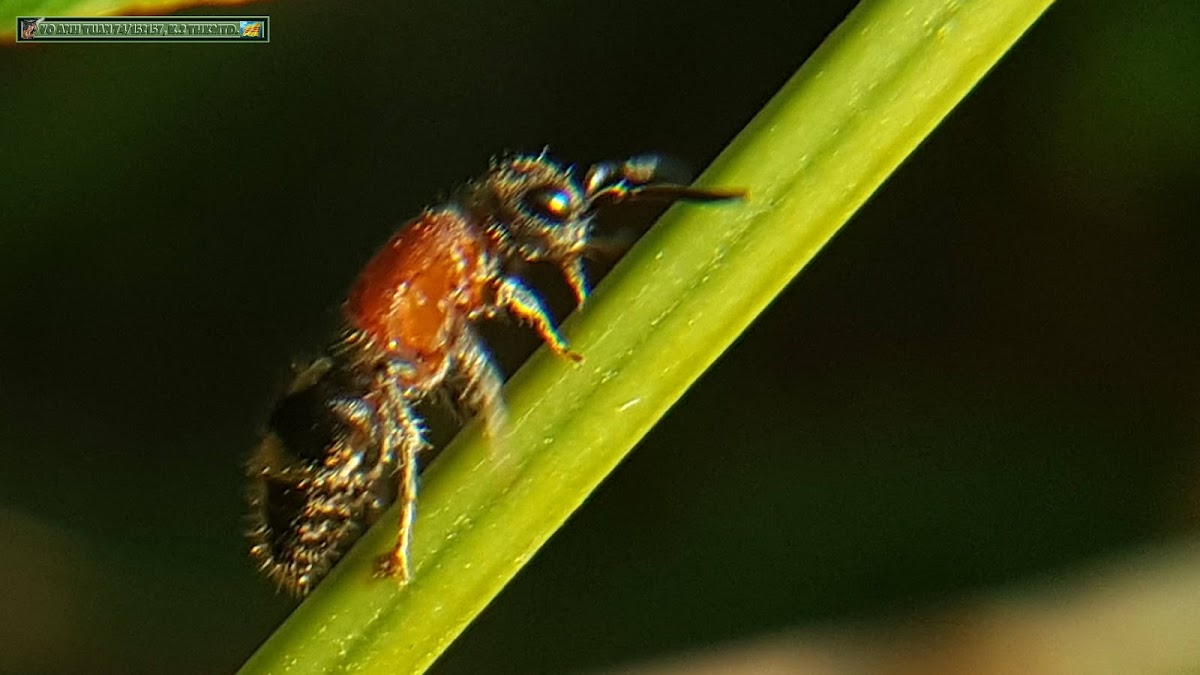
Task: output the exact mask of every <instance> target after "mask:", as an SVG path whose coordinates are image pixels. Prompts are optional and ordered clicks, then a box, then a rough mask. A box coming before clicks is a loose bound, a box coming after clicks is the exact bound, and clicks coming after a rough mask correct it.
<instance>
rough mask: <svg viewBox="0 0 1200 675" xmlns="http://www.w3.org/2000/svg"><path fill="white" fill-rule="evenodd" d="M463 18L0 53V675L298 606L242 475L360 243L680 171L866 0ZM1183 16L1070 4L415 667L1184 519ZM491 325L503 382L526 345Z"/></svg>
mask: <svg viewBox="0 0 1200 675" xmlns="http://www.w3.org/2000/svg"><path fill="white" fill-rule="evenodd" d="M475 4H476V5H477V6H476V7H474V8H469V7H462V6H458V5H457V4H456V3H442V2H434V1H433V0H416V1H415V2H403V3H391V2H378V1H376V2H369V3H355V4H347V3H328V2H321V3H318V2H300V1H295V2H293V1H286V2H279V3H275V4H258V5H249V6H246V7H244V8H241V9H237V10H227V9H216V10H208V11H207V13H218V14H223V13H232V12H241V11H245V12H246V13H252V14H253V13H259V14H270V16H271V21H272V36H271V42H270V44H268V45H257V46H255V45H205V44H200V45H187V44H178V45H141V44H133V45H121V44H108V45H68V44H57V45H22V46H19V47H17V46H13V45H9V46H7V47H5V48H3V49H0V91H2V92H3V93H0V100H2V104H0V130H2V133H3V134H4V136H3V145H4V150H5V158H6V159H5V161H4V162H3V166H2V167H0V194H2V197H3V199H2V200H0V203H2V204H3V205H4V207H3V216H2V217H0V320H2V321H3V324H2V326H0V453H2V454H0V457H2V459H3V464H2V468H0V541H3V542H4V544H3V546H2V547H0V579H2V581H0V607H3V610H2V611H0V672H79V671H89V672H104V671H109V672H117V671H120V672H174V673H220V672H228V671H230V670H232V669H234V668H236V667H237V666H238V665H239V664H240V663H241V662H242V661H243V660H244V659H245V658H246V657H247V656H248V655H249V654H250V653H251V652H252V651H253V650H254V649H255V647H256V646H257V645H258V644H259V643H260V642H261V641H262V640H264V639H265V638H266V637H267V636H268V635H269V634H270V633H271V631H272V630H273V628H274V627H275V626H276V625H277V624H278V623H279V622H280V621H281V620H282V619H283V618H284V617H285V616H286V615H287V613H288V612H289V611H290V609H291V607H292V603H291V601H290V600H288V599H287V598H285V597H282V596H278V595H276V594H275V593H274V589H273V588H272V586H271V585H270V584H269V583H267V582H266V581H264V580H263V579H260V578H259V577H258V576H256V574H255V571H254V570H253V569H252V567H251V565H250V564H249V562H248V561H247V559H246V556H245V548H246V545H245V542H244V541H243V538H242V529H243V520H242V518H243V510H244V507H243V480H242V463H243V461H244V460H245V458H246V457H247V456H248V453H249V452H250V450H251V448H252V446H253V445H254V443H255V440H256V434H257V433H258V430H259V425H260V424H261V422H262V420H263V417H264V414H265V412H266V411H267V410H268V408H269V406H270V405H271V402H272V398H273V396H274V395H275V393H276V392H277V391H278V390H279V388H280V387H281V386H282V384H283V383H284V382H285V380H286V378H287V373H288V367H289V363H290V362H291V361H292V360H293V359H295V358H298V357H303V356H304V355H306V354H311V353H313V351H314V350H316V349H317V348H319V347H320V346H321V344H322V342H323V341H324V339H325V337H326V335H327V331H328V330H329V329H330V327H331V326H332V325H333V323H334V321H335V320H336V316H337V306H338V302H339V299H340V297H341V295H342V294H343V293H344V292H345V290H346V288H347V286H348V284H349V282H350V280H351V278H352V277H353V275H354V273H355V271H356V269H357V268H358V266H359V265H361V264H362V263H363V262H364V260H365V259H366V257H367V256H369V254H370V253H371V251H372V249H373V247H375V246H376V245H377V244H379V243H381V242H382V240H383V239H385V238H386V237H387V235H388V234H389V233H390V231H391V230H392V229H393V228H394V227H395V226H396V225H397V224H399V223H400V222H402V221H403V220H404V219H406V218H407V217H408V216H410V215H412V214H414V213H415V212H416V211H418V210H419V209H420V208H421V207H422V206H424V205H426V204H428V203H431V202H433V201H435V200H437V199H439V198H440V197H444V196H445V195H446V194H447V192H448V191H449V190H450V189H451V188H453V187H454V186H455V185H456V184H457V183H459V182H461V181H463V180H464V179H467V178H469V177H471V176H473V175H475V174H477V173H479V172H480V171H481V169H482V168H483V167H484V166H485V164H486V162H487V160H488V157H489V156H490V155H492V154H494V153H497V152H500V151H503V150H506V149H512V150H530V149H534V150H536V149H540V148H541V147H543V146H544V145H549V146H551V147H552V149H553V150H554V152H555V153H556V154H557V155H558V156H560V157H562V158H564V159H566V160H569V161H572V162H578V163H581V164H585V163H588V162H592V161H596V160H601V159H609V158H620V157H624V156H627V155H630V154H635V153H642V152H647V151H659V152H664V153H668V154H670V155H673V156H676V157H679V158H682V159H683V160H685V161H688V162H690V163H692V164H694V165H695V166H697V167H702V166H704V164H705V163H706V162H708V161H709V160H711V159H712V158H713V157H714V156H715V155H716V154H717V153H718V152H719V151H720V150H721V148H722V147H723V146H724V145H725V144H726V143H727V142H728V141H729V140H730V139H731V138H732V137H733V136H734V135H735V134H737V132H738V131H739V130H740V129H741V128H742V127H743V125H745V123H746V122H747V121H748V120H749V119H750V118H751V117H752V116H753V115H754V113H755V112H756V111H757V110H758V109H759V108H760V107H761V106H762V105H763V104H764V103H765V102H766V101H767V99H768V98H769V97H770V96H771V95H772V93H773V92H775V91H776V89H777V88H778V87H779V86H780V85H781V84H782V83H783V82H784V81H785V80H786V79H787V78H788V77H789V76H790V75H791V74H792V73H793V72H794V71H795V70H796V68H797V67H799V65H800V64H801V63H802V62H803V61H804V59H805V58H806V57H807V56H808V55H809V54H810V53H811V52H812V51H813V50H814V49H815V48H816V47H817V45H818V44H819V43H820V42H821V40H822V38H823V37H824V36H825V35H826V34H827V33H828V32H829V31H830V30H832V29H833V28H834V27H835V26H836V25H837V23H838V22H839V21H840V20H841V19H842V18H843V17H844V16H845V14H846V13H847V12H848V11H849V10H850V8H851V7H852V6H853V5H854V3H853V2H846V1H839V2H809V3H797V2H783V1H781V2H765V1H751V2H748V3H737V4H731V3H690V4H679V3H676V4H662V5H650V4H646V3H633V2H616V3H613V2H607V3H599V2H593V3H551V2H541V3H538V2H519V1H514V2H506V3H503V4H495V5H488V6H484V5H480V4H478V3H475ZM191 13H204V12H203V11H200V10H197V11H193V12H191ZM1198 25H1200V4H1197V3H1189V2H1183V1H1177V2H1165V3H1136V4H1134V5H1129V4H1128V3H1123V2H1117V1H1115V0H1111V1H1103V2H1090V3H1079V2H1074V3H1071V2H1064V3H1062V4H1060V5H1059V6H1056V7H1053V8H1052V9H1051V10H1050V12H1049V13H1048V14H1047V15H1046V16H1045V17H1044V18H1043V20H1042V21H1041V22H1040V23H1039V24H1038V25H1037V26H1035V27H1034V29H1033V30H1032V31H1031V32H1030V33H1029V34H1028V35H1027V36H1026V37H1025V38H1024V39H1023V40H1021V42H1019V43H1018V44H1017V46H1016V47H1015V49H1014V50H1013V51H1012V53H1011V54H1010V55H1008V56H1007V57H1006V58H1005V59H1004V60H1003V61H1002V62H1001V63H1000V65H999V66H998V67H997V68H996V69H995V70H994V71H993V72H992V73H991V74H990V75H989V76H988V77H987V78H986V79H985V80H984V82H983V83H982V85H981V86H980V87H979V88H978V89H977V90H976V91H974V92H973V93H972V94H971V95H970V96H969V97H968V98H967V100H966V101H964V102H963V104H962V105H961V106H960V107H959V108H958V109H957V110H956V111H954V112H953V113H952V114H951V115H950V117H949V118H948V119H947V120H946V121H945V123H944V124H943V125H942V127H941V128H940V129H938V130H937V131H936V132H935V133H934V134H933V136H932V137H931V138H930V139H929V141H928V142H927V143H926V144H925V145H924V146H923V147H921V148H920V149H918V150H917V152H916V153H915V154H914V155H913V156H912V158H911V159H910V160H909V161H908V162H907V163H906V164H905V165H904V166H903V167H901V169H900V170H899V171H898V172H897V173H896V174H895V175H894V176H893V178H892V179H891V180H890V181H889V182H888V183H887V184H885V185H884V186H883V188H882V189H881V191H880V192H879V193H878V194H877V195H876V196H875V197H874V198H873V199H872V200H871V202H870V203H868V204H867V205H866V207H865V208H864V209H863V210H862V211H861V212H860V213H859V214H858V215H856V216H855V217H854V218H853V220H852V221H851V222H850V223H849V224H848V225H847V227H846V228H845V230H844V231H843V232H842V233H841V234H840V235H839V236H838V237H837V238H836V239H835V240H834V241H833V242H832V243H831V244H830V245H829V246H828V247H827V248H826V250H825V251H823V252H822V253H821V255H820V256H819V257H818V258H817V259H816V260H815V261H814V262H813V264H811V265H810V266H809V267H808V268H807V269H806V270H805V271H804V273H803V274H802V275H801V276H800V277H799V278H798V279H797V280H796V282H795V283H794V284H792V286H791V287H790V288H789V289H788V290H787V291H786V292H785V293H784V294H783V295H782V296H781V297H780V298H779V299H778V300H777V301H776V302H775V304H774V305H773V306H772V307H771V308H770V309H769V310H768V311H767V312H766V313H765V314H764V315H763V316H762V317H761V319H760V320H759V321H758V322H757V323H756V324H755V325H754V326H753V327H752V328H751V329H750V330H749V332H747V333H746V335H745V336H744V337H743V338H742V339H741V340H740V341H739V342H738V344H737V345H735V346H734V347H733V349H731V350H730V351H729V353H727V354H726V355H725V356H724V357H723V358H722V359H721V360H720V361H719V362H718V364H717V365H716V366H715V367H714V368H713V369H712V371H711V372H709V373H708V374H707V375H706V376H705V377H704V378H703V379H702V380H701V381H700V383H699V384H698V385H697V386H696V387H695V388H694V389H693V390H692V391H691V392H690V393H689V394H688V395H687V396H686V397H685V398H684V399H683V400H682V401H681V402H680V404H679V405H678V406H677V407H676V408H675V410H674V411H672V412H671V413H670V414H669V415H668V416H667V418H666V419H664V420H663V422H662V423H661V424H660V425H659V426H658V427H657V428H656V429H655V430H654V431H653V432H652V433H651V434H650V435H649V436H648V437H647V438H646V439H645V441H644V442H643V443H642V444H641V446H640V447H639V448H637V449H636V450H635V451H634V452H633V454H632V455H631V456H630V457H629V459H628V460H627V461H626V462H625V463H624V464H623V465H622V466H621V467H620V468H619V469H618V470H617V471H616V473H615V474H614V475H613V476H612V477H611V479H610V480H609V481H607V482H606V483H605V484H604V485H602V486H601V487H600V489H599V490H597V491H596V493H595V494H594V495H593V496H592V498H591V500H590V501H589V503H588V504H587V505H586V506H585V508H584V509H583V510H581V511H580V512H579V513H578V514H577V515H576V516H575V517H574V518H573V519H572V521H571V522H570V523H569V524H568V525H567V527H565V528H564V529H563V530H562V531H561V532H560V533H559V534H558V535H556V536H555V537H554V538H553V539H552V540H551V541H550V543H549V544H548V545H547V546H546V548H545V549H544V550H543V551H542V552H541V553H540V554H538V556H537V557H536V558H535V559H534V560H533V562H532V564H531V565H530V566H529V567H528V568H527V569H525V570H524V571H523V572H522V573H521V574H520V576H519V577H518V578H517V579H516V580H515V582H514V583H513V584H512V585H511V586H510V587H509V588H508V589H507V590H505V591H504V593H503V594H502V595H501V596H500V597H499V598H498V599H497V600H496V601H495V603H494V604H493V605H492V606H491V607H490V608H489V609H488V610H487V611H486V612H485V613H484V615H483V616H482V617H481V618H480V620H479V621H478V622H477V623H476V624H475V625H473V626H472V627H471V628H470V629H469V630H468V631H467V633H466V634H465V635H464V636H463V637H462V639H460V640H459V641H458V642H457V643H456V644H455V645H454V646H453V647H452V648H451V649H450V651H449V652H448V653H447V655H446V656H445V657H444V658H443V660H442V661H441V662H440V663H439V664H438V665H437V666H436V667H435V668H434V670H433V672H436V673H440V674H443V675H449V674H451V673H474V672H512V673H543V672H560V671H564V670H575V671H577V670H588V669H594V668H600V667H606V666H611V665H614V664H620V663H627V662H636V661H638V660H641V659H644V658H648V657H652V656H656V655H662V654H670V653H674V652H678V651H681V650H687V649H692V648H696V647H700V646H704V645H710V644H715V643H720V642H724V641H727V640H734V639H740V638H746V637H750V636H755V635H760V634H763V633H767V632H771V631H777V630H782V629H787V628H791V627H797V626H799V627H803V626H808V625H818V624H824V623H830V622H832V623H837V622H848V621H860V620H871V619H873V618H876V617H884V616H894V615H903V614H904V613H906V612H916V611H921V610H922V609H923V608H928V607H933V606H939V605H944V604H947V603H954V602H955V601H956V599H957V598H962V597H967V596H970V595H971V594H973V593H979V592H986V591H990V590H991V589H1003V588H1009V587H1020V585H1022V584H1024V583H1033V582H1038V583H1042V582H1045V581H1046V580H1047V579H1049V580H1053V579H1056V578H1060V577H1061V578H1069V577H1070V575H1071V573H1072V571H1073V570H1076V569H1080V568H1081V566H1086V565H1088V564H1090V563H1091V562H1093V561H1096V560H1103V559H1108V558H1111V557H1113V556H1122V555H1126V554H1129V553H1131V552H1137V551H1142V550H1147V549H1153V548H1155V547H1160V546H1169V545H1171V542H1179V541H1183V540H1187V539H1188V538H1189V537H1192V536H1194V534H1195V532H1196V530H1197V525H1198V524H1200V522H1198V519H1197V517H1198V516H1200V461H1198V456H1197V448H1198V444H1200V351H1198V350H1197V343H1198V338H1200V333H1198V329H1200V296H1198V295H1197V293H1196V291H1197V288H1198V287H1200V286H1198V283H1200V266H1198V265H1197V260H1198V259H1200V230H1198V229H1197V228H1196V227H1195V223H1196V217H1195V215H1194V214H1195V213H1196V212H1197V210H1198V209H1200V189H1198V187H1200V161H1198V160H1197V157H1200V124H1197V121H1198V120H1200V87H1198V86H1197V82H1198V81H1200V78H1198V75H1200V41H1198V40H1196V32H1195V30H1196V28H1195V27H1196V26H1198ZM547 293H548V294H549V295H550V296H551V297H552V298H554V300H555V308H556V310H557V312H558V315H559V316H561V315H562V313H563V312H565V311H566V310H567V309H568V307H569V305H568V304H567V303H565V302H562V301H563V300H565V297H566V294H565V291H564V289H563V288H562V287H561V284H560V285H555V284H554V282H553V280H552V281H551V282H550V283H549V284H548V286H547ZM489 335H493V336H495V344H496V350H497V352H498V353H499V354H500V356H501V359H502V361H503V362H504V363H505V366H506V368H508V369H509V371H510V372H511V369H512V368H513V367H515V366H516V365H518V364H519V363H520V361H521V359H522V358H524V356H525V355H526V354H528V352H529V351H530V350H531V349H532V348H533V347H534V346H535V344H536V340H535V339H533V338H532V337H531V336H530V335H529V334H528V332H527V331H523V330H519V329H501V330H495V331H489Z"/></svg>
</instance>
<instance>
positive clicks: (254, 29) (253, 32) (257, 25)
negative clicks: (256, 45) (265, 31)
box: [241, 21, 262, 38]
mask: <svg viewBox="0 0 1200 675" xmlns="http://www.w3.org/2000/svg"><path fill="white" fill-rule="evenodd" d="M241 26H242V37H254V38H256V37H259V36H260V35H261V34H262V22H261V21H255V22H253V23H252V22H250V21H243V22H241Z"/></svg>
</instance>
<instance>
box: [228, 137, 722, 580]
mask: <svg viewBox="0 0 1200 675" xmlns="http://www.w3.org/2000/svg"><path fill="white" fill-rule="evenodd" d="M661 166H662V165H661V164H660V161H659V160H658V159H657V158H654V157H639V158H634V159H630V160H626V161H624V162H607V163H601V164H597V165H595V166H593V167H591V168H590V169H589V170H588V171H587V172H586V174H585V175H583V176H582V178H579V177H577V176H576V174H575V173H574V171H573V170H572V169H570V168H567V167H564V166H561V165H559V164H557V163H555V162H554V161H553V160H551V159H550V158H549V157H548V156H547V155H546V154H545V153H544V152H543V153H542V154H538V155H515V156H510V157H505V158H500V159H496V160H493V161H492V162H491V164H490V166H489V168H488V170H487V172H486V173H485V174H484V175H483V176H482V177H481V178H479V179H477V180H474V181H472V182H470V183H467V184H466V185H465V186H464V187H463V188H462V189H461V190H459V192H458V193H457V194H456V195H455V196H454V198H452V199H451V200H450V201H449V202H448V203H446V204H443V205H441V206H436V207H432V208H428V209H426V210H424V211H423V212H422V213H421V214H420V215H418V216H417V217H416V218H413V219H412V220H411V221H409V222H408V223H407V224H405V225H404V226H403V227H401V228H400V229H399V230H398V231H397V232H396V234H394V235H393V236H392V237H391V239H389V240H388V242H387V243H386V244H384V246H383V247H382V248H381V249H380V250H379V251H378V252H376V253H375V255H374V257H373V258H371V259H370V261H368V262H367V264H366V266H365V267H364V268H363V269H362V271H361V272H360V273H359V276H358V278H357V280H356V281H355V282H354V284H353V285H352V287H351V289H350V292H349V295H348V297H347V299H346V301H345V303H344V305H343V308H342V309H343V318H344V322H345V327H344V330H343V331H342V332H341V334H340V335H339V336H338V337H337V338H336V339H335V340H334V341H333V343H332V344H331V345H330V346H329V347H328V348H327V349H326V350H325V352H324V355H323V356H321V357H320V358H318V359H316V360H314V361H313V362H311V363H309V364H308V365H307V366H305V367H303V368H300V369H299V370H298V372H297V373H296V374H295V377H294V379H293V381H292V382H291V384H290V386H289V387H288V388H287V389H286V391H285V392H284V394H283V396H282V397H281V398H280V400H279V401H278V403H277V404H276V406H275V408H274V410H273V411H272V413H271V415H270V418H269V420H268V422H267V430H266V433H265V434H264V437H263V439H262V441H261V443H260V444H259V446H258V448H257V449H256V451H255V453H254V455H253V458H252V459H251V461H250V464H249V476H250V479H251V489H250V498H249V499H250V506H251V515H250V518H251V521H252V526H251V530H250V532H249V538H250V541H251V547H250V555H251V558H252V559H253V560H254V561H255V562H256V563H257V564H258V566H259V567H260V568H261V570H262V571H263V572H264V573H265V574H266V575H267V576H268V577H270V578H271V579H272V580H274V581H275V582H276V583H277V584H278V585H279V586H280V587H281V588H284V589H287V590H288V591H289V592H290V593H292V594H293V595H296V596H304V595H305V594H307V593H308V592H309V591H310V590H312V588H313V586H314V585H315V584H316V583H317V582H318V581H320V580H321V578H322V577H323V576H324V575H325V574H326V573H327V572H328V571H329V570H330V568H331V567H332V566H333V565H334V564H335V563H336V562H337V561H338V559H340V558H341V557H342V555H344V554H345V552H346V551H347V550H348V549H349V548H350V546H351V545H352V544H353V543H354V541H355V540H356V539H358V537H359V536H360V535H361V534H362V532H363V531H364V530H365V529H366V528H367V527H368V526H369V525H370V524H371V523H373V522H374V521H375V520H377V519H378V518H379V516H380V515H381V514H382V513H383V511H384V510H385V509H386V508H387V507H388V506H389V505H391V504H392V503H393V502H395V501H399V503H400V522H399V525H398V530H397V538H396V539H397V541H396V544H395V546H394V548H393V549H392V550H391V552H390V553H388V554H386V555H385V556H383V557H382V558H381V559H380V560H379V563H378V568H377V572H378V575H379V576H386V577H394V578H396V579H398V580H399V581H401V582H405V581H407V580H408V579H409V577H410V575H411V569H410V561H409V544H410V541H411V538H412V530H413V522H414V518H415V515H416V497H417V471H418V468H417V456H418V454H420V452H421V451H422V450H423V449H424V448H425V447H426V445H427V444H426V441H425V438H424V436H425V430H424V426H423V422H422V420H421V418H420V417H419V416H418V414H417V412H416V411H415V405H416V404H417V403H419V402H421V401H422V400H423V399H425V398H427V397H429V396H431V395H433V394H435V393H438V392H440V391H441V392H444V391H445V390H446V389H447V388H448V387H450V385H454V387H453V388H454V389H456V391H457V392H458V393H457V403H458V404H459V405H461V406H462V407H463V408H464V409H466V410H468V411H472V412H476V413H478V414H480V415H481V417H482V418H483V423H484V429H485V431H486V433H487V434H488V436H489V437H490V438H491V439H493V440H494V439H499V438H501V437H502V434H503V431H504V423H505V422H504V420H505V416H504V405H503V402H502V400H501V396H500V389H501V384H502V382H503V378H502V376H501V373H500V372H499V370H498V369H497V367H496V366H495V364H494V363H493V361H492V359H491V357H490V355H489V353H488V351H487V348H486V347H485V345H484V344H483V343H482V342H481V340H480V338H479V336H478V335H477V334H476V331H475V330H474V328H473V324H475V323H476V322H478V321H481V320H484V319H491V318H494V317H497V316H499V315H502V314H508V315H511V316H513V317H515V318H517V319H519V320H521V321H522V322H524V323H526V324H528V325H529V326H531V327H532V328H533V329H534V330H536V331H537V333H538V334H539V335H540V336H541V338H542V340H543V341H544V342H546V344H547V345H549V347H550V348H551V349H552V350H553V351H554V352H556V353H557V354H559V355H561V356H563V357H565V358H568V359H571V360H573V361H579V360H581V359H582V356H580V355H579V354H577V353H575V352H573V351H572V350H571V349H570V348H569V347H568V345H567V342H566V340H565V339H564V338H563V337H562V335H560V334H559V332H558V331H557V329H556V328H555V327H554V325H553V324H552V322H551V320H550V317H549V314H548V312H547V310H546V307H545V306H544V304H543V302H542V300H541V298H540V297H539V295H538V294H537V293H536V292H535V291H534V290H532V289H531V288H530V287H529V286H527V285H526V284H525V282H524V281H522V280H521V279H520V278H519V277H518V276H516V275H515V273H514V272H513V269H514V267H516V266H518V265H520V264H522V263H526V262H539V261H541V262H546V263H550V264H553V265H557V266H558V267H559V268H560V269H561V270H562V272H563V274H564V276H565V278H566V282H567V283H568V284H569V285H570V287H571V289H572V290H573V292H574V294H575V297H576V299H577V301H578V302H579V303H580V304H582V303H583V302H584V301H585V300H586V299H587V296H588V282H587V277H586V273H585V268H584V262H583V259H584V257H587V256H589V255H593V254H595V253H597V252H598V250H599V249H601V248H602V245H601V244H600V243H599V242H597V241H595V238H594V236H593V218H594V216H595V214H596V212H597V211H598V210H599V209H601V208H603V207H605V206H608V205H611V204H615V203H618V202H622V201H628V200H657V201H662V202H673V201H678V200H691V201H715V200H724V199H731V198H736V197H738V196H740V193H739V192H736V191H722V190H705V189H694V188H689V187H685V186H683V185H678V184H673V183H668V182H664V181H662V180H661V179H660V177H659V176H660V173H661Z"/></svg>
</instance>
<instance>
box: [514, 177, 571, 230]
mask: <svg viewBox="0 0 1200 675" xmlns="http://www.w3.org/2000/svg"><path fill="white" fill-rule="evenodd" d="M521 208H522V209H523V210H524V211H525V212H526V213H528V214H529V215H531V216H535V217H537V218H541V219H542V220H545V221H548V222H551V223H562V222H564V221H565V220H566V219H567V217H568V216H570V215H571V193H569V192H567V191H566V190H563V189H561V188H556V187H552V186H549V185H544V186H542V187H535V188H533V189H531V190H529V191H528V192H526V193H525V194H524V195H522V196H521Z"/></svg>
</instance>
